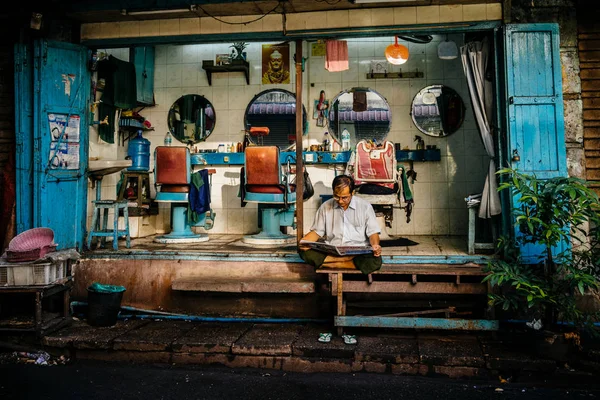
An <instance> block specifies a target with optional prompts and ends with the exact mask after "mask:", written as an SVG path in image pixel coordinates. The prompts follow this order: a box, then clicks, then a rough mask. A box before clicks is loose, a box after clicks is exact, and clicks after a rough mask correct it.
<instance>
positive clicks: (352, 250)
mask: <svg viewBox="0 0 600 400" xmlns="http://www.w3.org/2000/svg"><path fill="white" fill-rule="evenodd" d="M300 244H303V245H305V246H308V247H310V248H311V249H313V250H318V251H322V252H323V253H328V254H333V255H336V256H350V255H356V254H369V253H372V252H373V248H372V247H371V246H335V245H332V244H327V243H325V242H311V241H309V240H301V241H300Z"/></svg>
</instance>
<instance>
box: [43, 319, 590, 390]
mask: <svg viewBox="0 0 600 400" xmlns="http://www.w3.org/2000/svg"><path fill="white" fill-rule="evenodd" d="M328 330H329V331H331V332H333V330H331V328H330V327H327V326H323V325H320V324H316V323H304V324H302V323H285V324H272V323H257V324H253V323H246V322H239V323H237V322H235V323H231V322H227V323H222V322H218V323H217V322H196V321H194V322H190V321H179V320H148V319H145V320H144V319H131V320H119V321H118V322H117V324H116V325H115V326H112V327H92V326H90V325H88V324H87V323H86V322H84V321H81V320H75V321H74V322H73V324H71V325H70V326H68V327H66V328H63V329H61V330H59V331H56V332H53V333H51V334H48V335H47V336H45V337H43V338H42V344H43V345H44V350H45V351H47V352H48V353H50V354H52V355H53V356H59V355H64V356H66V357H69V358H70V359H74V358H75V359H94V360H104V361H116V362H131V363H159V364H169V365H182V364H204V365H212V364H219V365H224V366H227V367H231V368H241V367H253V368H265V369H276V370H282V371H294V372H307V373H314V372H347V373H359V372H370V373H387V374H403V375H421V376H445V377H451V378H474V379H484V380H498V379H500V380H502V379H507V380H509V381H511V380H514V381H517V380H519V381H528V382H531V381H546V382H547V381H556V382H558V381H559V380H560V379H566V380H567V381H568V382H569V383H571V384H572V383H573V382H576V381H581V382H582V383H584V382H588V383H595V382H594V380H595V376H598V375H599V374H598V373H599V372H600V357H598V354H600V352H597V351H595V350H590V351H588V352H585V354H584V352H582V351H578V350H577V349H576V348H575V347H576V346H570V347H569V349H570V350H571V351H570V352H568V353H558V354H555V353H556V352H554V353H552V352H551V348H550V347H548V348H547V350H548V355H547V356H541V357H540V355H539V354H540V353H539V351H536V349H540V348H542V349H543V346H541V347H540V346H537V345H532V342H531V341H528V340H525V339H524V337H523V335H522V333H521V332H515V331H512V332H509V331H504V332H496V333H491V332H439V331H429V332H420V331H418V332H417V331H414V330H381V329H380V330H370V331H369V330H365V329H357V330H355V331H351V332H349V333H354V334H356V335H357V339H358V343H357V344H356V345H346V344H344V342H343V340H342V338H341V337H338V336H336V335H335V334H334V335H333V338H332V340H331V342H330V343H320V342H319V341H317V338H318V336H319V333H320V332H325V331H328ZM546 344H548V343H547V342H546Z"/></svg>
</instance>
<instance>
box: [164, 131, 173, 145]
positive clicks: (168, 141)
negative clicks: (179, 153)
mask: <svg viewBox="0 0 600 400" xmlns="http://www.w3.org/2000/svg"><path fill="white" fill-rule="evenodd" d="M171 143H173V135H171V132H167V134H166V135H165V146H170V145H171Z"/></svg>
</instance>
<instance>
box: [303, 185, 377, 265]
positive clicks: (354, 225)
mask: <svg viewBox="0 0 600 400" xmlns="http://www.w3.org/2000/svg"><path fill="white" fill-rule="evenodd" d="M331 186H332V188H333V198H332V199H329V200H327V201H325V202H324V203H323V204H321V207H319V209H318V210H317V214H316V215H315V220H314V222H313V225H312V227H311V228H310V232H308V233H307V234H306V235H304V237H303V238H302V240H307V241H311V242H316V241H318V240H319V239H321V238H324V239H325V243H328V244H332V245H335V246H349V245H350V246H365V245H367V246H368V245H369V244H370V245H371V247H372V248H373V253H372V254H359V255H351V256H333V255H328V254H325V253H322V252H320V251H317V250H313V249H310V248H309V247H307V246H303V245H300V246H299V248H298V250H299V254H300V257H301V258H302V259H303V260H304V261H305V262H306V263H308V264H310V265H312V266H314V267H316V268H320V267H325V268H357V269H359V270H360V271H361V272H362V273H363V274H370V273H371V272H373V271H377V270H378V269H380V268H381V246H380V245H379V233H380V231H379V230H380V228H379V224H378V223H377V219H376V216H375V211H373V206H372V205H371V203H369V202H368V201H366V200H364V199H361V198H360V197H355V196H353V193H354V180H353V179H352V178H351V177H350V176H347V175H339V176H336V177H335V178H334V179H333V183H332V184H331Z"/></svg>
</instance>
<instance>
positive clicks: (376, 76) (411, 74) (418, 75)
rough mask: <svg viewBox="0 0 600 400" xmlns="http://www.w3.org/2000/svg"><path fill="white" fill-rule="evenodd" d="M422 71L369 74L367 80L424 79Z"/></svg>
mask: <svg viewBox="0 0 600 400" xmlns="http://www.w3.org/2000/svg"><path fill="white" fill-rule="evenodd" d="M424 77H425V74H424V73H423V72H421V71H414V72H367V79H410V78H424Z"/></svg>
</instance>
